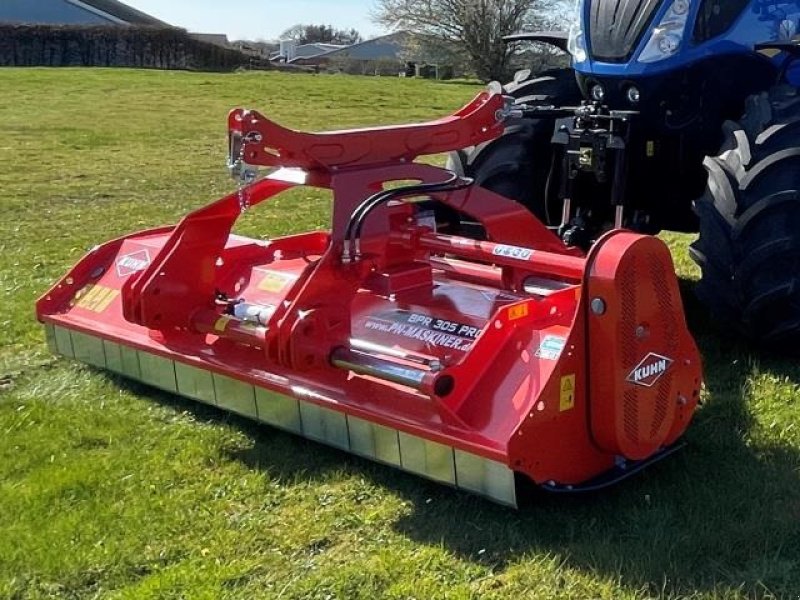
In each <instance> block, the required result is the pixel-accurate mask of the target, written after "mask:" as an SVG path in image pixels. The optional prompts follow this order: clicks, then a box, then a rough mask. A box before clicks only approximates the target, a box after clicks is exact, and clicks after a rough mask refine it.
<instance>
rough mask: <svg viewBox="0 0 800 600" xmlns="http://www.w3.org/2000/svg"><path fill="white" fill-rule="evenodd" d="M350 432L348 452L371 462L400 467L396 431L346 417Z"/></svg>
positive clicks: (398, 442) (398, 443)
mask: <svg viewBox="0 0 800 600" xmlns="http://www.w3.org/2000/svg"><path fill="white" fill-rule="evenodd" d="M347 426H348V429H349V431H350V450H351V451H352V452H353V453H354V454H360V455H361V456H366V457H367V458H371V459H373V460H378V461H381V462H385V463H388V464H390V465H394V466H396V467H399V466H401V465H400V440H399V439H398V436H397V430H396V429H390V428H389V427H384V426H382V425H378V424H376V423H370V422H369V421H365V420H363V419H358V418H356V417H347Z"/></svg>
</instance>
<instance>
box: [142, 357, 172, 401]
mask: <svg viewBox="0 0 800 600" xmlns="http://www.w3.org/2000/svg"><path fill="white" fill-rule="evenodd" d="M138 354H139V370H140V373H141V380H142V381H143V382H144V383H147V384H149V385H152V386H154V387H157V388H161V389H162V390H166V391H168V392H177V391H178V386H177V384H176V382H175V363H173V362H172V361H171V360H169V359H168V358H162V357H160V356H158V355H157V354H150V353H148V352H139V353H138Z"/></svg>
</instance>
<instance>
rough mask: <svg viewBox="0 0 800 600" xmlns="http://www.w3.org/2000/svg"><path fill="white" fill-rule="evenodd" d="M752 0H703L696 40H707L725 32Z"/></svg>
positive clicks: (695, 32)
mask: <svg viewBox="0 0 800 600" xmlns="http://www.w3.org/2000/svg"><path fill="white" fill-rule="evenodd" d="M749 3H750V0H703V4H702V5H701V6H700V12H699V13H698V14H697V23H695V26H694V39H695V41H696V42H705V41H706V40H710V39H711V38H714V37H717V36H718V35H721V34H723V33H725V32H726V31H727V30H728V29H729V28H730V27H731V25H733V22H734V21H735V20H736V19H737V18H738V17H739V15H740V14H742V11H743V10H744V9H745V8H746V7H747V5H748V4H749Z"/></svg>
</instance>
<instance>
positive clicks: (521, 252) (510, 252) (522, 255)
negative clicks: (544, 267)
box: [492, 244, 533, 260]
mask: <svg viewBox="0 0 800 600" xmlns="http://www.w3.org/2000/svg"><path fill="white" fill-rule="evenodd" d="M492 254H494V255H495V256H504V257H506V258H517V259H519V260H528V259H529V258H530V257H531V256H533V250H531V249H530V248H520V247H519V246H509V245H507V244H498V245H497V246H495V247H494V250H492Z"/></svg>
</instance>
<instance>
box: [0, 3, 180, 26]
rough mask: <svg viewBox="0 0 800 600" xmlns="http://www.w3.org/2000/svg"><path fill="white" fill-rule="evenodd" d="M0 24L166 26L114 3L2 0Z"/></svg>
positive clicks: (148, 16) (126, 6) (157, 20)
mask: <svg viewBox="0 0 800 600" xmlns="http://www.w3.org/2000/svg"><path fill="white" fill-rule="evenodd" d="M0 23H19V24H23V23H24V24H36V25H138V26H141V25H146V26H152V27H169V26H170V25H168V24H167V23H164V22H163V21H160V20H159V19H156V18H155V17H151V16H150V15H148V14H145V13H143V12H141V11H139V10H136V9H135V8H132V7H130V6H128V5H127V4H123V3H122V2H118V1H117V0H36V1H35V2H31V0H3V1H2V2H0Z"/></svg>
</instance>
